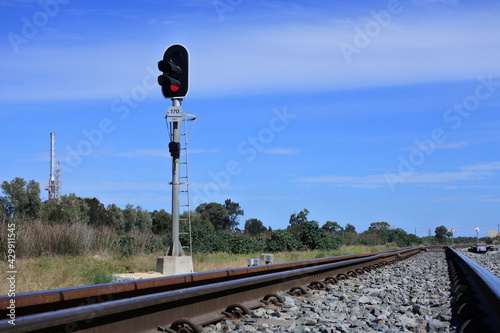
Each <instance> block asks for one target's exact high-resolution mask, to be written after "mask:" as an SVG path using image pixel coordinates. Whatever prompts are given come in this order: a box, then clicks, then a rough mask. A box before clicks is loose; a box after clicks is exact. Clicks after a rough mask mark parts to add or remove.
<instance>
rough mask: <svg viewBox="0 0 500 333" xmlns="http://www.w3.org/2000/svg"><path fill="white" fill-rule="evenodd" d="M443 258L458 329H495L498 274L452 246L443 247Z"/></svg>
mask: <svg viewBox="0 0 500 333" xmlns="http://www.w3.org/2000/svg"><path fill="white" fill-rule="evenodd" d="M446 260H447V261H448V270H449V274H450V281H451V284H452V295H453V296H452V300H451V306H452V310H453V317H454V319H455V324H456V326H457V327H458V328H459V329H460V332H498V331H499V330H500V278H498V277H496V276H495V275H494V274H492V273H491V272H489V271H488V270H486V269H485V268H484V267H482V266H481V265H479V264H477V263H476V262H474V261H473V260H471V259H469V258H467V257H466V256H464V255H463V254H461V253H459V252H458V251H456V250H454V249H452V248H451V247H447V248H446Z"/></svg>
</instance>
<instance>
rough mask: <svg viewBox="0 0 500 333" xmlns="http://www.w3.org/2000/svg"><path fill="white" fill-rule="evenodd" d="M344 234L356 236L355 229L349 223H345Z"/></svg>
mask: <svg viewBox="0 0 500 333" xmlns="http://www.w3.org/2000/svg"><path fill="white" fill-rule="evenodd" d="M344 230H345V232H347V233H350V234H354V235H356V234H357V232H356V227H355V226H353V225H352V224H350V223H347V224H346V225H345V228H344Z"/></svg>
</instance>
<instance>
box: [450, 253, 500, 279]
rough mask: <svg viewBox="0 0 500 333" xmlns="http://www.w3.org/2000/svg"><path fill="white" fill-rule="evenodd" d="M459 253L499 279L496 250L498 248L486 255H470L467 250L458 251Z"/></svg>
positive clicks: (499, 254) (499, 267)
mask: <svg viewBox="0 0 500 333" xmlns="http://www.w3.org/2000/svg"><path fill="white" fill-rule="evenodd" d="M459 251H460V253H462V254H464V255H465V256H467V257H469V258H471V259H472V260H474V261H475V262H477V263H478V264H479V265H481V266H483V267H484V268H486V269H487V270H489V271H490V272H491V273H493V274H494V275H495V276H497V277H500V251H499V250H498V246H497V247H494V250H493V251H488V252H486V253H472V252H469V251H468V250H467V249H460V250H459Z"/></svg>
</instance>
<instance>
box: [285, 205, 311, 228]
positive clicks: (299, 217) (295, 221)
mask: <svg viewBox="0 0 500 333" xmlns="http://www.w3.org/2000/svg"><path fill="white" fill-rule="evenodd" d="M308 214H309V211H308V210H307V209H306V208H304V209H303V210H301V211H300V212H299V213H298V214H295V213H293V214H292V215H290V220H289V221H288V223H289V224H290V226H292V227H293V226H295V225H301V224H302V223H304V222H306V221H307V215H308Z"/></svg>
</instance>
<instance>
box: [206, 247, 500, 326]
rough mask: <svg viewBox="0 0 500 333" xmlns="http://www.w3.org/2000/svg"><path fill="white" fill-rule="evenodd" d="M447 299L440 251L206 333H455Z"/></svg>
mask: <svg viewBox="0 0 500 333" xmlns="http://www.w3.org/2000/svg"><path fill="white" fill-rule="evenodd" d="M491 258H493V257H491ZM498 259H499V261H500V256H499V257H498ZM496 265H497V267H498V266H500V262H497V263H496ZM492 266H493V265H492ZM495 269H496V268H495ZM499 274H500V271H499ZM450 295H451V293H450V281H449V278H448V267H447V264H446V261H445V255H444V251H428V252H422V253H420V254H418V255H416V256H413V257H411V258H409V259H407V260H404V261H400V262H396V263H394V264H391V265H388V266H384V267H382V268H379V269H377V270H374V271H371V272H369V273H366V274H362V275H358V276H357V277H355V278H350V279H348V280H343V281H339V282H337V283H336V284H333V285H329V286H328V288H326V289H325V290H320V291H313V290H311V291H310V292H309V293H308V295H302V296H296V297H292V296H289V295H286V296H284V298H285V302H284V304H283V306H282V307H278V306H275V305H271V304H270V305H267V306H265V307H263V308H260V309H256V310H253V311H252V314H251V316H244V317H243V318H242V319H241V320H240V321H239V322H237V321H236V320H233V321H231V322H230V321H227V322H226V323H225V324H224V325H222V326H217V325H209V326H207V327H205V330H204V331H205V332H223V330H222V328H223V327H224V328H225V329H226V330H225V331H224V332H230V331H234V332H265V333H273V332H278V333H281V332H282V333H284V332H287V333H290V332H291V333H305V332H320V333H339V332H349V333H351V332H456V328H455V327H453V326H452V324H451V308H450Z"/></svg>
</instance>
